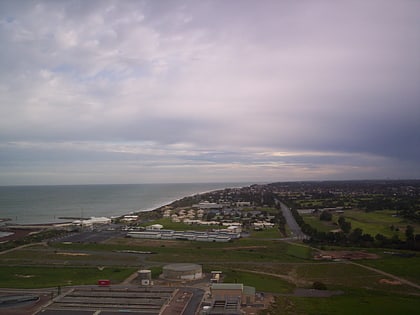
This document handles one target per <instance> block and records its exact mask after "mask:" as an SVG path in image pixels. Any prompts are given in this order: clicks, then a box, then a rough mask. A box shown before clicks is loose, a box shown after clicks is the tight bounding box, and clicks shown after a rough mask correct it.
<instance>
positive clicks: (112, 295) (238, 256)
mask: <svg viewBox="0 0 420 315" xmlns="http://www.w3.org/2000/svg"><path fill="white" fill-rule="evenodd" d="M379 197H380V198H379ZM410 200H412V201H413V204H414V205H418V204H419V200H420V183H419V182H418V181H404V182H395V181H390V182H364V181H362V182H319V183H315V182H302V183H273V184H266V185H251V186H246V187H241V188H226V189H222V190H216V191H212V192H208V193H203V194H195V195H192V196H188V197H184V198H181V199H179V200H176V201H174V202H172V203H170V204H168V205H165V206H162V207H160V208H157V209H155V210H153V211H143V212H137V213H130V214H127V215H122V216H119V217H114V218H107V217H93V218H73V219H74V220H72V221H70V222H63V223H60V224H49V225H20V226H18V225H11V224H7V221H5V222H4V223H6V224H4V225H3V226H2V228H1V231H2V233H5V234H3V235H2V237H1V244H0V245H1V248H2V251H1V252H0V255H1V262H2V264H3V265H5V264H6V265H14V264H19V265H22V264H23V265H24V266H25V265H26V267H24V266H22V267H20V268H26V269H27V271H25V272H24V271H23V269H22V270H21V271H17V270H16V271H15V274H18V275H21V276H20V280H19V281H20V282H22V281H23V279H25V277H27V279H28V280H29V279H32V277H35V278H37V277H38V276H35V275H32V274H33V273H34V272H35V271H34V270H33V269H31V268H33V267H34V266H42V265H44V264H46V263H48V264H53V265H54V266H59V265H63V264H64V265H66V266H67V265H68V266H67V267H66V268H70V267H71V266H74V267H77V268H80V267H82V266H85V267H84V268H92V267H93V268H94V270H95V271H91V273H92V275H93V277H94V279H96V280H93V279H91V280H89V281H88V282H87V283H80V280H81V279H79V280H77V279H75V278H72V279H71V280H67V281H70V282H71V283H70V282H68V283H67V285H66V284H65V283H61V284H60V285H58V286H55V287H54V285H52V286H51V285H50V289H42V288H39V289H36V290H35V291H34V290H31V291H27V290H22V289H13V290H12V289H10V288H9V289H7V290H4V289H2V290H0V291H1V292H3V293H2V297H1V299H0V301H1V305H0V307H1V310H2V314H43V315H45V314H47V315H49V314H70V313H71V312H76V311H79V310H82V309H83V310H85V311H86V312H88V313H86V314H94V313H95V314H113V313H115V312H120V311H121V310H122V309H124V310H125V311H126V312H128V313H132V314H155V315H169V314H173V315H175V314H185V315H189V314H203V315H206V314H208V315H212V314H213V315H217V314H232V315H236V314H237V315H239V314H249V315H251V314H266V313H264V312H265V311H267V310H269V309H270V308H273V307H274V306H273V305H275V303H274V301H277V300H278V297H276V294H274V295H273V293H275V292H278V291H277V290H280V292H282V290H285V292H289V293H288V294H290V296H293V297H301V298H307V297H312V298H314V297H317V298H327V297H333V296H336V295H343V294H344V291H343V288H345V286H346V284H345V282H343V283H342V284H341V285H339V286H337V283H339V282H340V281H341V280H338V279H336V278H334V280H328V279H316V278H306V277H305V276H296V275H295V276H292V274H291V273H290V271H288V272H286V273H284V272H283V271H281V270H282V268H284V266H289V265H287V264H288V263H287V262H288V261H293V263H294V265H295V267H293V268H294V269H293V270H295V272H298V271H299V270H300V268H303V267H304V266H308V264H310V266H313V267H311V268H315V267H316V268H320V269H322V268H324V267H323V266H324V265H322V262H328V263H329V264H331V265H329V268H341V269H342V270H345V268H346V266H348V264H350V263H351V264H352V266H362V267H357V268H362V270H367V269H364V268H371V267H370V266H371V264H372V263H371V262H373V261H381V260H383V259H385V260H386V259H389V258H388V257H395V258H393V259H400V262H401V263H410V266H412V260H417V259H418V254H417V252H416V250H418V244H419V240H420V235H419V234H418V231H419V230H420V225H419V223H416V222H417V221H416V220H417V216H418V214H419V213H418V208H416V206H415V207H414V208H411V207H410V206H409V205H410V203H407V201H410ZM379 201H380V202H379ZM402 201H405V202H406V205H405V206H404V207H402V206H401V202H402ZM395 205H398V207H396V206H395ZM372 208H374V210H371V209H372ZM393 208H394V210H392V209H393ZM372 211H373V213H372ZM326 214H328V215H326ZM372 215H376V216H377V218H378V219H377V222H376V223H374V222H371V223H370V224H371V225H370V228H369V230H368V232H370V233H372V234H373V232H372V231H375V229H376V230H377V231H378V233H377V235H379V234H380V235H381V236H380V237H379V236H377V235H375V234H373V235H374V237H368V236H366V234H367V233H365V232H363V231H360V230H361V228H360V227H359V226H360V225H358V224H361V223H362V222H365V221H360V223H359V221H357V220H355V218H358V217H360V218H363V217H364V216H367V217H368V218H371V217H372ZM384 216H386V221H384V222H386V223H385V225H380V224H381V223H380V222H381V220H382V221H383V220H385V219H384V218H385V217H384ZM382 217H384V218H382ZM340 218H343V219H340ZM343 220H344V222H348V224H350V223H351V225H352V226H351V227H350V230H349V231H345V228H346V224H343V223H342V221H343ZM360 220H362V219H360ZM407 220H408V221H407ZM340 222H341V223H340ZM378 222H379V223H378ZM348 224H347V225H348ZM363 224H364V225H363V226H364V227H366V226H367V225H366V224H367V223H363ZM294 226H295V227H294ZM308 226H310V228H308ZM410 229H411V230H410ZM379 231H380V233H379ZM416 232H417V233H416ZM356 235H359V237H358V238H356ZM330 244H334V245H335V246H336V247H331V245H330ZM327 245H328V246H330V247H328V248H326V246H327ZM377 246H380V247H379V248H380V249H376V248H377ZM350 247H357V248H350ZM385 247H386V249H385V250H384V249H382V248H385ZM366 249H369V251H370V252H368V251H367V250H366ZM372 250H373V252H372ZM19 253H20V254H19ZM26 253H27V254H30V255H31V260H30V263H29V260H27V261H26V262H25V261H22V257H24V256H25V255H26ZM33 253H37V254H36V256H34V255H33ZM17 254H19V255H18V256H15V255H17ZM22 255H23V256H22ZM99 257H100V258H99ZM404 259H405V260H404ZM407 259H412V260H411V261H410V260H407ZM28 263H29V265H28ZM260 263H263V264H265V265H266V267H265V270H268V271H264V272H263V273H261V271H260V269H259V267H258V266H259V264H260ZM360 263H361V264H362V265H360ZM365 264H366V266H365ZM269 266H270V267H269ZM378 266H379V265H378ZM408 266H409V265H407V268H408V269H409V270H411V269H412V268H415V267H414V266H412V267H408ZM2 268H6V266H3V267H2ZM10 268H12V267H10ZM372 268H373V267H372ZM270 269H272V272H270V271H269V270H270ZM29 270H32V271H29ZM57 270H58V269H57ZM91 270H92V269H91ZM106 270H108V272H110V271H112V270H114V272H111V274H108V276H105V274H102V275H101V273H103V272H104V271H106ZM115 270H126V271H124V272H127V274H126V275H125V276H123V275H122V274H121V275H122V278H119V275H118V274H119V273H120V272H116V273H115ZM57 272H58V271H57ZM98 272H99V274H97V273H98ZM347 272H348V273H351V272H350V271H347ZM369 272H372V275H371V277H376V278H377V280H375V281H377V282H376V283H377V284H375V285H376V286H379V287H378V289H380V288H381V290H385V286H392V287H393V289H394V290H395V289H398V288H400V287H401V288H402V287H404V290H408V291H409V292H413V293H414V292H418V291H417V290H419V289H420V285H418V284H417V283H416V280H415V279H414V281H413V280H412V278H409V279H404V278H402V277H398V276H397V275H392V274H388V273H387V274H386V275H385V274H384V273H383V272H382V271H380V270H379V269H376V268H373V269H372V270H371V271H369ZM243 273H245V274H248V277H250V276H251V275H254V277H257V278H258V277H268V278H267V284H268V283H269V286H270V287H271V289H269V288H265V287H264V286H262V285H261V284H259V281H258V280H256V279H257V278H255V280H251V281H250V280H246V279H247V277H243V276H240V275H242V274H243ZM94 274H97V275H96V276H94ZM61 277H63V278H64V276H59V277H58V278H61ZM238 277H240V280H238ZM270 277H271V278H270ZM35 278H34V279H35ZM251 278H252V277H251ZM376 278H375V279H376ZM269 279H270V280H269ZM372 279H373V278H372ZM28 280H26V281H28ZM361 280H362V279H360V281H361ZM410 280H411V281H410ZM279 281H280V282H279ZM77 283H79V284H77ZM280 283H282V284H281V287H280V288H277V286H278V285H279V284H280ZM333 284H334V285H333ZM6 286H7V285H6ZM51 287H52V288H51ZM286 287H287V288H288V289H286ZM329 287H330V288H329ZM151 296H153V297H154V298H153V299H152V298H151ZM99 297H100V299H99ZM48 301H49V302H48ZM106 301H108V302H106ZM135 301H136V302H135ZM273 303H274V304H273ZM145 312H146V313H145ZM267 314H271V313H267Z"/></svg>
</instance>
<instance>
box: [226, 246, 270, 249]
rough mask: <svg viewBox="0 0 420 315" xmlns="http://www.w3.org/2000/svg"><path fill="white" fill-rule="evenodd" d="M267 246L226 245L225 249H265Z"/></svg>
mask: <svg viewBox="0 0 420 315" xmlns="http://www.w3.org/2000/svg"><path fill="white" fill-rule="evenodd" d="M265 248H267V246H237V247H227V248H226V250H242V249H245V250H249V249H265Z"/></svg>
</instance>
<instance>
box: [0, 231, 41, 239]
mask: <svg viewBox="0 0 420 315" xmlns="http://www.w3.org/2000/svg"><path fill="white" fill-rule="evenodd" d="M0 231H1V232H7V233H11V234H10V235H7V236H4V237H0V242H6V241H15V240H19V239H22V238H24V237H25V236H27V235H29V234H31V233H34V232H39V231H40V230H39V229H8V228H2V229H1V230H0Z"/></svg>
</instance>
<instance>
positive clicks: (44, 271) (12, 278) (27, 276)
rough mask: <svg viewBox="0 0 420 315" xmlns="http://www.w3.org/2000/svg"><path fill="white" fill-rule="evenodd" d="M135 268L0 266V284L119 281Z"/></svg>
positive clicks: (25, 285) (37, 285) (30, 286)
mask: <svg viewBox="0 0 420 315" xmlns="http://www.w3.org/2000/svg"><path fill="white" fill-rule="evenodd" d="M136 270H137V269H136V268H117V267H112V268H103V269H102V268H101V270H100V269H98V268H77V267H35V266H1V267H0V284H1V287H3V288H21V289H23V288H24V289H33V288H47V287H56V286H66V285H82V284H96V283H97V281H98V280H99V279H109V280H111V283H119V282H121V281H123V280H124V279H125V278H127V277H128V276H129V275H130V274H132V273H133V272H134V271H136Z"/></svg>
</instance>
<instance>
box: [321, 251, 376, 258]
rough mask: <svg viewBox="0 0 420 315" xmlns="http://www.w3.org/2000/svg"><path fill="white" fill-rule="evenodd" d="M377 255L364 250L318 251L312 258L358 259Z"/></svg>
mask: <svg viewBox="0 0 420 315" xmlns="http://www.w3.org/2000/svg"><path fill="white" fill-rule="evenodd" d="M378 258H379V256H378V255H376V254H373V253H368V252H364V251H348V250H340V251H318V252H317V253H316V254H315V256H314V259H315V260H335V259H343V260H358V259H378Z"/></svg>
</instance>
